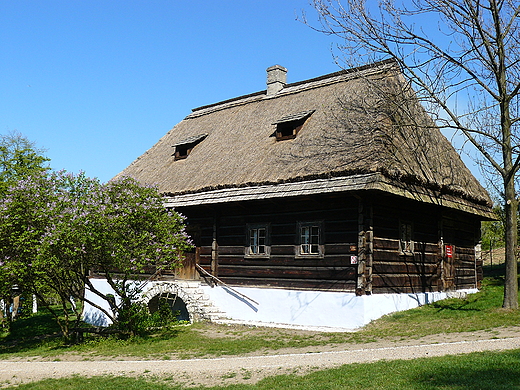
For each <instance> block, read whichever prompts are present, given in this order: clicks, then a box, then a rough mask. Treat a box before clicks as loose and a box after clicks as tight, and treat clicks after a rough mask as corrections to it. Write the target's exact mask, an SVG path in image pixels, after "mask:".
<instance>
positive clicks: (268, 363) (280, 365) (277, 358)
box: [0, 328, 520, 387]
mask: <svg viewBox="0 0 520 390" xmlns="http://www.w3.org/2000/svg"><path fill="white" fill-rule="evenodd" d="M442 338H444V339H445V340H446V341H443V342H441V341H440V339H442ZM436 339H439V340H436ZM506 349H520V328H508V329H502V330H499V331H495V332H477V333H466V334H450V335H444V336H443V335H437V336H434V337H428V338H425V339H418V340H400V341H394V342H390V341H386V342H384V343H370V344H364V345H342V346H336V347H333V348H327V347H324V348H321V350H320V351H318V350H317V348H316V347H314V349H313V351H302V350H299V351H300V352H299V353H287V351H286V353H280V354H271V355H264V356H235V357H223V358H209V359H190V360H156V361H152V360H143V361H128V360H103V361H80V360H77V359H76V360H75V361H34V360H33V361H22V360H18V361H0V385H3V386H4V387H6V386H8V385H13V384H17V383H24V382H29V381H35V380H39V379H43V378H60V377H66V376H71V375H82V376H96V375H116V376H117V375H125V376H144V377H146V376H154V377H167V378H171V379H172V380H174V381H176V382H181V383H185V384H187V385H196V384H197V385H198V384H203V385H218V384H230V383H255V382H257V381H258V380H260V379H261V378H264V377H266V376H271V375H279V374H286V373H295V372H297V373H302V374H303V373H306V372H309V371H311V370H319V369H325V368H331V367H337V366H340V365H343V364H349V363H363V362H374V361H377V360H382V359H386V360H392V359H415V358H420V357H433V356H442V355H448V354H450V355H451V354H461V353H470V352H480V351H495V350H506Z"/></svg>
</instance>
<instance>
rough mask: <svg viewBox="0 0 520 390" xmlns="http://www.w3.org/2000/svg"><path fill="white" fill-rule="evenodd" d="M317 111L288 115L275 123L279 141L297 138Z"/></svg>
mask: <svg viewBox="0 0 520 390" xmlns="http://www.w3.org/2000/svg"><path fill="white" fill-rule="evenodd" d="M314 111H315V110H310V111H303V112H299V113H297V114H292V115H287V116H284V117H283V118H281V119H280V120H278V121H276V122H275V123H273V124H274V125H276V131H275V134H274V135H275V136H276V140H277V141H283V140H286V139H293V138H296V135H297V134H298V132H299V131H300V130H301V128H302V127H303V125H304V124H305V122H306V121H307V119H308V118H309V117H310V116H311V115H312V114H313V113H314Z"/></svg>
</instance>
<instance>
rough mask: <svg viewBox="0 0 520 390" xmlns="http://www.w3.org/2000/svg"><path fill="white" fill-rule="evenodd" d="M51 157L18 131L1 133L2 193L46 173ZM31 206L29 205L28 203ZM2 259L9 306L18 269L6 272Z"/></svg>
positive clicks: (2, 294) (0, 294) (0, 290)
mask: <svg viewBox="0 0 520 390" xmlns="http://www.w3.org/2000/svg"><path fill="white" fill-rule="evenodd" d="M48 161H49V159H48V158H47V157H45V156H44V151H43V150H42V149H39V148H37V147H36V144H35V143H34V142H32V141H30V140H29V139H28V138H26V137H25V136H23V135H22V134H21V133H19V132H17V131H12V132H9V133H7V134H4V135H0V195H1V196H4V195H5V193H6V192H7V189H8V188H9V186H11V185H14V184H16V183H17V182H18V181H20V180H23V179H26V178H27V177H29V176H30V175H32V174H39V173H44V172H46V171H48V170H49V167H48V165H47V162H48ZM28 207H29V205H28ZM3 268H4V267H3V265H2V261H0V300H2V301H3V302H4V304H6V305H7V306H9V303H10V301H11V298H12V297H11V290H12V287H13V286H14V285H15V284H16V278H15V275H16V273H18V272H17V271H16V270H13V272H15V274H13V273H12V272H9V273H8V272H5V271H4V269H3ZM6 317H7V318H3V314H2V308H0V321H1V322H4V321H5V320H6V319H10V316H9V315H7V316H6Z"/></svg>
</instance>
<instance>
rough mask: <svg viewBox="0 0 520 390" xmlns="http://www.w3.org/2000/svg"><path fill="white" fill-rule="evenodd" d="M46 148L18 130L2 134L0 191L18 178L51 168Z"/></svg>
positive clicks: (0, 142) (0, 144) (4, 189)
mask: <svg viewBox="0 0 520 390" xmlns="http://www.w3.org/2000/svg"><path fill="white" fill-rule="evenodd" d="M48 161H50V160H49V159H48V158H47V157H45V156H44V150H42V149H39V148H37V147H36V144H35V143H34V142H33V141H30V140H29V139H28V138H26V137H25V136H23V135H22V134H21V133H19V132H17V131H12V132H9V133H7V134H4V135H0V192H1V193H3V192H5V191H6V190H7V188H8V187H9V186H10V185H12V184H14V183H16V182H17V181H18V180H21V179H25V178H27V177H28V176H29V175H33V174H35V173H37V172H45V171H47V170H49V167H48V165H47V164H46V163H47V162H48Z"/></svg>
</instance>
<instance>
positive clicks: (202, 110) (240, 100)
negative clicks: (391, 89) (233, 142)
mask: <svg viewBox="0 0 520 390" xmlns="http://www.w3.org/2000/svg"><path fill="white" fill-rule="evenodd" d="M388 65H391V66H396V65H397V62H396V61H395V60H394V59H393V58H389V59H386V60H382V61H378V62H374V63H372V64H368V65H362V66H358V67H355V68H349V69H342V70H339V71H337V72H333V73H328V74H325V75H322V76H318V77H314V78H312V79H307V80H301V81H296V82H294V83H289V84H286V85H285V87H284V88H283V89H282V90H281V91H280V93H279V94H277V95H274V96H269V97H267V90H265V89H264V90H262V91H258V92H253V93H250V94H247V95H241V96H237V97H234V98H231V99H226V100H222V101H220V102H217V103H212V104H207V105H204V106H200V107H196V108H193V109H192V110H191V111H192V113H191V114H189V115H188V116H187V117H186V118H190V117H196V116H199V115H204V114H209V113H211V112H214V111H216V110H223V109H225V108H229V107H232V106H235V105H241V104H246V103H249V102H250V101H251V100H252V99H250V98H254V97H260V96H262V97H265V98H268V99H272V98H276V97H278V96H282V95H284V94H287V93H296V92H300V89H298V90H294V89H292V88H295V87H299V86H305V85H309V88H316V87H318V86H321V83H320V82H321V81H327V80H330V81H331V83H335V82H339V81H342V80H337V79H336V80H332V79H335V78H338V77H340V76H345V75H350V74H354V73H360V72H364V71H366V70H371V69H377V68H382V67H384V68H387V67H388ZM378 70H381V69H378ZM316 83H320V84H319V85H315V84H316ZM289 89H292V90H289ZM284 90H285V93H284Z"/></svg>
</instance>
